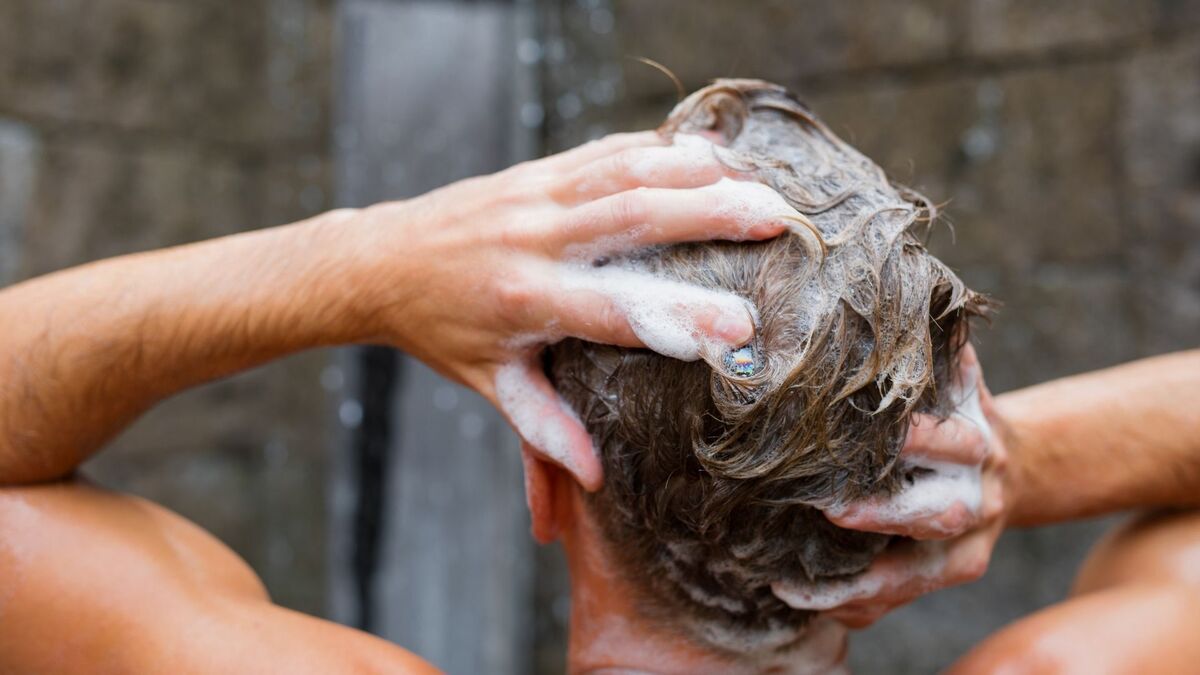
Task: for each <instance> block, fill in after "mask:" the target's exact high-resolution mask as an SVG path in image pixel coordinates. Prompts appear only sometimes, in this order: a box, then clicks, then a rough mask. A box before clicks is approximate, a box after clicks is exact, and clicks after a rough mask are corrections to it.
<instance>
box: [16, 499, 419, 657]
mask: <svg viewBox="0 0 1200 675" xmlns="http://www.w3.org/2000/svg"><path fill="white" fill-rule="evenodd" d="M12 671H16V672H39V673H75V672H87V673H123V672H185V673H209V672H214V673H215V672H265V673H270V672H288V673H304V672H321V673H338V672H356V673H357V672H390V673H395V672H400V673H407V672H414V673H423V672H436V671H435V670H434V669H433V668H431V667H430V666H428V665H427V664H425V663H424V662H422V661H420V660H419V659H417V658H416V657H415V656H413V655H412V654H410V653H408V652H406V651H404V650H403V649H400V648H399V647H396V646H395V645H392V644H390V643H388V642H386V641H384V640H380V639H378V638H375V637H372V636H370V635H367V634H365V633H361V632H359V631H355V630H352V629H349V628H346V627H343V626H338V625H336V624H333V623H330V622H327V621H322V620H320V619H317V618H314V617H310V616H306V615H303V614H299V613H296V612H292V611H290V610H287V609H284V608H281V607H278V606H276V605H273V604H271V602H270V599H269V598H268V597H267V593H266V590H265V589H264V588H263V585H262V583H261V582H260V580H259V579H258V577H257V576H256V575H255V574H254V572H253V571H252V570H251V569H250V567H249V566H248V565H246V563H245V562H244V561H242V560H241V559H240V558H239V557H238V556H237V555H236V554H234V553H233V551H231V550H229V549H228V548H227V547H226V546H224V545H223V544H222V543H221V542H220V541H218V540H217V539H216V538H214V537H212V536H211V535H209V534H208V533H207V532H205V531H204V530H202V529H200V528H199V527H197V526H196V525H195V524H193V523H191V522H189V521H187V520H186V519H184V518H182V517H180V516H178V515H176V514H174V513H171V512H170V511H167V510H166V509H163V508H162V507H159V506H157V505H155V504H152V503H150V502H147V501H145V500H142V499H138V498H135V497H130V496H128V495H121V494H117V493H112V492H108V491H105V490H101V489H98V488H95V487H91V486H88V485H85V484H81V483H74V482H72V483H56V484H48V485H39V486H32V487H21V488H4V489H0V672H12Z"/></svg>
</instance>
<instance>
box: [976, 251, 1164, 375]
mask: <svg viewBox="0 0 1200 675" xmlns="http://www.w3.org/2000/svg"><path fill="white" fill-rule="evenodd" d="M960 274H961V276H962V278H963V280H964V281H966V282H967V284H969V285H971V286H972V287H973V288H976V289H977V290H980V291H983V292H987V293H989V294H990V295H992V296H993V297H995V298H997V299H998V300H1000V301H1001V302H1002V303H1003V304H1002V306H1001V307H1000V309H999V311H998V312H997V314H996V315H995V317H994V318H993V321H992V324H991V326H990V327H989V326H986V325H982V326H980V327H979V330H978V331H977V332H976V334H975V336H976V337H975V342H976V345H977V346H978V349H979V358H980V361H981V362H982V363H983V367H984V372H985V373H986V375H987V380H988V386H989V387H990V388H991V389H992V390H993V391H994V392H997V393H998V392H1003V391H1009V390H1012V389H1016V388H1019V387H1025V386H1029V385H1033V384H1037V383H1040V382H1045V381H1047V380H1050V379H1054V378H1057V377H1062V376H1065V375H1072V374H1076V373H1081V372H1086V371H1089V370H1095V369H1097V368H1104V367H1107V366H1112V365H1116V364H1118V363H1122V362H1125V361H1128V360H1132V359H1135V358H1138V357H1139V356H1142V351H1141V348H1140V335H1141V330H1142V329H1141V326H1140V322H1139V317H1138V315H1137V311H1136V306H1135V295H1134V288H1133V287H1132V285H1131V284H1130V283H1129V278H1128V276H1127V274H1126V273H1125V272H1124V271H1123V270H1122V269H1121V268H1120V266H1116V268H1115V269H1112V270H1105V269H1094V268H1086V267H1080V266H1072V265H1043V266H1040V267H1038V268H1037V269H1036V270H1033V271H1032V272H1022V271H1019V270H1010V269H996V268H991V269H989V268H987V267H983V266H979V267H967V268H963V269H962V270H960Z"/></svg>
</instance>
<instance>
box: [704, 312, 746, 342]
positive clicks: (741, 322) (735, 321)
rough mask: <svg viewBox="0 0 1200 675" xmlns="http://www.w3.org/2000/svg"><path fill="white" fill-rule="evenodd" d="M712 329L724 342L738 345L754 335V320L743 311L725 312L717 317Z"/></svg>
mask: <svg viewBox="0 0 1200 675" xmlns="http://www.w3.org/2000/svg"><path fill="white" fill-rule="evenodd" d="M713 330H714V331H716V333H717V336H718V337H720V338H721V339H722V340H724V341H725V342H726V343H728V344H731V345H736V346H738V347H740V346H742V345H744V344H746V343H747V342H749V341H750V339H751V338H753V337H754V322H753V321H752V320H751V319H750V315H749V314H748V313H746V312H744V311H743V312H737V313H735V314H730V313H728V312H726V313H723V314H721V315H720V316H719V317H717V320H716V322H715V323H714V325H713Z"/></svg>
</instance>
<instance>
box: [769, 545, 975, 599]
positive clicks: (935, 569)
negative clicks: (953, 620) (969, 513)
mask: <svg viewBox="0 0 1200 675" xmlns="http://www.w3.org/2000/svg"><path fill="white" fill-rule="evenodd" d="M956 551H957V547H956V545H955V544H946V543H942V542H918V543H913V544H900V545H895V546H893V547H892V548H889V549H888V550H886V551H884V553H883V554H882V555H880V556H879V557H878V558H876V560H875V562H874V563H872V564H871V567H870V568H868V569H867V571H865V572H863V573H862V574H860V575H858V576H856V577H853V578H851V579H847V580H844V581H821V582H819V583H811V582H809V583H800V584H795V583H793V584H785V583H780V582H776V583H774V584H772V585H771V590H772V592H773V593H774V594H775V596H776V597H778V598H779V599H780V600H783V601H784V602H785V603H786V604H787V605H789V606H790V607H792V608H794V609H807V610H813V611H831V610H834V609H837V608H843V609H845V610H846V611H847V613H854V612H856V611H857V612H862V611H863V610H870V609H872V608H875V607H882V608H885V610H886V609H887V608H892V607H897V606H899V605H902V604H904V603H907V602H910V601H912V600H913V599H914V598H917V597H919V596H921V595H923V594H925V593H928V592H930V591H933V590H937V589H939V588H942V587H944V586H946V585H952V584H953V583H957V582H958V578H959V577H958V575H959V574H960V573H959V571H958V570H957V569H952V566H954V565H958V564H960V563H959V561H958V558H956V555H957V556H958V557H962V554H961V553H957V554H956Z"/></svg>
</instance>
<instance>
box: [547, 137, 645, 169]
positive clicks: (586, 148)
mask: <svg viewBox="0 0 1200 675" xmlns="http://www.w3.org/2000/svg"><path fill="white" fill-rule="evenodd" d="M666 144H667V140H666V139H665V138H663V137H662V136H660V135H659V134H658V132H657V131H634V132H628V133H620V134H609V135H608V136H605V137H604V138H600V139H597V140H594V141H589V142H587V143H584V144H583V145H580V146H578V147H575V148H572V149H570V150H566V151H564V152H560V153H558V154H557V155H551V156H549V157H544V158H542V159H539V160H537V161H535V162H534V164H535V165H536V166H537V167H538V168H541V169H546V170H548V171H550V172H553V173H554V174H557V175H562V174H564V173H567V172H570V171H574V170H575V169H578V168H579V167H582V166H586V165H588V164H590V163H592V162H595V161H596V160H599V159H601V158H603V157H607V156H609V155H612V154H615V153H619V152H622V151H625V150H629V149H631V148H645V147H653V146H656V145H666Z"/></svg>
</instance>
